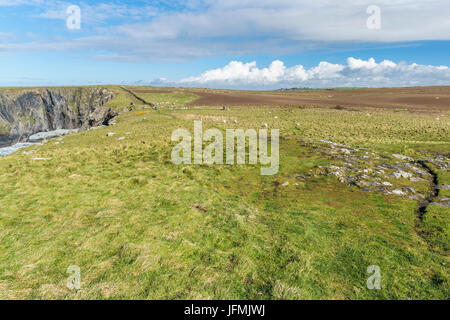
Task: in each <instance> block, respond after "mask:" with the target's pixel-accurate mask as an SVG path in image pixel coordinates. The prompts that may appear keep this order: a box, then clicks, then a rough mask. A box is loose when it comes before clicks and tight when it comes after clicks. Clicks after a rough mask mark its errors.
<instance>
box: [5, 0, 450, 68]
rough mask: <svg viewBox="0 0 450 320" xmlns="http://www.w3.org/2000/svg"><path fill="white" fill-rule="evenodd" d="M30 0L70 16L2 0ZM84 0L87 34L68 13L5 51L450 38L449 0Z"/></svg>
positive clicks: (195, 53) (165, 56)
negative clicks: (130, 0) (52, 28)
mask: <svg viewBox="0 0 450 320" xmlns="http://www.w3.org/2000/svg"><path fill="white" fill-rule="evenodd" d="M148 4H151V6H149V5H148ZM374 4H375V5H377V6H379V8H380V10H381V12H380V18H381V29H379V30H371V29H369V28H368V27H367V20H368V18H369V17H370V14H368V12H367V8H368V7H369V6H371V5H374ZM25 5H29V6H33V8H34V10H35V11H36V13H35V14H34V16H38V17H40V18H42V19H50V20H54V19H64V18H65V17H66V16H67V15H66V12H65V8H66V6H67V5H68V2H65V1H43V0H0V6H25ZM80 6H81V14H82V25H83V28H82V30H81V33H80V34H78V33H73V32H67V34H64V33H63V31H64V21H61V26H62V30H60V31H61V34H58V37H56V36H55V35H51V34H48V35H42V37H41V39H42V40H41V41H39V42H26V41H21V42H20V41H18V42H16V43H7V44H1V45H0V52H18V51H22V52H36V51H48V50H51V51H68V50H71V51H72V50H85V49H86V47H92V48H95V49H96V50H98V51H100V52H101V53H99V52H97V53H93V56H95V57H96V58H98V59H107V60H122V61H123V60H125V61H142V60H189V59H196V58H199V57H211V56H215V55H217V54H221V55H239V56H243V55H246V54H255V53H258V54H262V53H265V54H276V55H282V54H291V53H298V52H301V51H307V50H308V49H311V48H312V49H314V48H317V47H327V46H330V45H337V44H342V45H357V44H358V43H365V44H367V43H372V44H376V43H380V42H383V43H398V42H412V41H423V40H450V23H449V19H448V16H449V15H448V13H449V12H450V1H448V0H420V1H418V0H377V1H373V0H358V1H355V0H339V1H336V0H315V1H311V0H220V1H213V0H186V1H170V2H169V1H165V0H159V1H158V0H155V1H151V2H145V4H144V5H141V6H138V5H136V4H125V2H117V1H110V2H109V3H108V4H105V3H96V4H92V5H88V4H86V3H84V2H82V3H80ZM21 8H22V7H21ZM21 10H22V9H21ZM99 26H104V27H99ZM68 42H70V43H68Z"/></svg>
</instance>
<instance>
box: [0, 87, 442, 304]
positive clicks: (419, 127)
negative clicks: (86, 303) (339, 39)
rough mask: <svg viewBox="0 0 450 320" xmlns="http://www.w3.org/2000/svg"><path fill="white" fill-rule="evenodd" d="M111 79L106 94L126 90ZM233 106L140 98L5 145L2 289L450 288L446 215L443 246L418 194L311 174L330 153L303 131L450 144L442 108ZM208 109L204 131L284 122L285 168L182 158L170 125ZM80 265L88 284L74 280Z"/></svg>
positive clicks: (254, 292)
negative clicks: (98, 120) (147, 106)
mask: <svg viewBox="0 0 450 320" xmlns="http://www.w3.org/2000/svg"><path fill="white" fill-rule="evenodd" d="M117 90H119V91H118V96H117V97H116V99H115V100H114V101H112V102H110V104H111V105H112V106H116V107H118V108H120V107H121V106H122V105H125V106H126V105H128V104H129V101H128V100H129V99H130V96H129V95H128V94H125V93H123V92H120V89H117ZM171 97H172V98H173V96H171ZM164 99H166V98H164ZM177 99H178V97H176V98H174V100H171V101H172V102H173V103H175V100H176V101H180V100H177ZM180 99H181V98H180ZM148 100H149V101H151V102H157V101H154V100H152V99H148ZM167 100H168V101H169V100H170V99H169V98H168V97H167ZM181 100H182V99H181ZM180 103H181V102H180ZM176 104H178V102H176ZM136 105H137V106H138V108H139V107H140V105H139V104H138V102H136ZM228 109H229V110H228V111H225V112H224V111H219V110H213V109H212V108H205V109H191V110H173V111H170V110H160V111H157V112H155V111H153V110H144V109H140V110H138V111H134V112H129V113H126V114H123V115H121V116H120V117H119V118H118V120H117V125H116V126H114V127H108V128H102V129H98V130H91V131H88V132H83V133H78V134H73V135H70V136H67V137H65V138H64V139H63V141H62V142H63V143H59V144H55V142H56V141H54V140H53V141H49V142H47V143H45V144H44V145H42V146H39V145H36V146H32V147H31V148H29V149H28V150H27V151H30V150H33V149H34V150H36V153H34V154H33V155H24V154H22V152H18V153H16V154H14V155H11V156H8V157H5V158H2V159H0V185H1V186H2V188H0V240H1V243H2V246H1V247H0V298H3V299H22V298H23V299H42V298H49V299H122V298H123V299H448V297H449V294H450V292H449V288H450V286H449V284H450V283H449V277H448V263H449V256H448V250H446V249H445V248H447V249H448V241H449V238H448V231H449V225H448V222H449V217H448V214H445V213H446V212H445V211H440V212H437V211H436V212H435V211H430V212H431V214H430V215H427V217H426V218H425V220H424V224H423V226H422V228H424V229H425V230H427V231H428V232H429V234H432V238H430V239H431V240H432V242H433V243H434V244H435V245H436V246H439V247H441V248H443V249H441V250H434V249H432V248H431V247H430V241H429V240H428V241H426V240H425V239H424V238H423V237H421V236H420V235H419V233H418V230H417V223H418V218H417V216H416V215H415V213H414V211H415V210H416V208H417V203H416V202H415V201H411V200H403V199H401V198H398V197H395V196H383V195H381V194H368V193H363V192H361V191H359V190H358V189H356V188H351V187H347V186H345V185H343V184H340V183H338V182H337V181H336V180H335V179H332V178H328V177H316V178H310V179H307V178H303V176H305V175H306V174H308V173H309V172H310V170H311V169H312V168H313V167H315V166H317V165H324V164H326V163H327V161H328V160H326V159H324V158H323V156H322V155H321V154H320V153H319V152H316V151H314V148H313V147H308V146H305V145H303V144H300V143H299V142H298V140H299V139H302V140H311V141H313V140H318V139H326V140H332V141H336V142H342V143H346V144H348V145H352V146H365V147H370V148H371V149H374V150H378V151H381V152H383V151H389V152H396V153H402V152H406V153H407V154H410V155H413V156H415V157H420V156H421V153H420V152H421V151H420V150H421V149H423V148H424V147H427V148H428V149H429V150H435V149H437V150H438V151H439V150H441V151H442V150H444V151H445V150H446V151H447V152H448V151H449V150H450V143H449V140H450V139H449V134H448V130H447V131H445V130H442V129H446V128H447V127H446V126H445V124H446V123H448V114H445V115H443V116H441V120H440V121H437V120H436V119H435V116H433V115H425V114H424V115H418V114H410V113H407V112H400V113H398V112H389V111H382V110H380V111H373V112H371V116H368V115H367V111H364V112H362V111H354V112H351V111H339V110H333V109H326V108H301V109H300V108H275V107H270V108H269V107H246V108H240V107H230V108H228ZM275 116H277V117H278V118H277V119H275ZM200 118H201V119H203V126H204V129H205V130H206V129H208V128H211V127H216V128H219V129H222V130H224V129H226V128H234V127H236V128H262V127H263V125H264V123H267V124H268V125H269V127H271V128H280V129H281V136H282V137H283V139H282V140H281V145H280V172H279V174H278V175H275V176H261V175H260V174H259V167H258V166H238V165H236V166H207V165H201V166H188V165H181V166H176V165H174V164H172V162H171V161H170V154H171V150H172V147H173V146H174V144H175V143H173V142H171V141H170V137H171V134H172V131H173V130H175V129H176V128H179V127H181V128H186V129H188V130H190V131H193V120H194V119H200ZM223 120H227V123H223ZM232 120H237V122H238V123H237V124H235V123H234V122H232ZM296 123H300V126H297V125H296ZM108 132H115V133H116V135H115V136H113V137H107V136H106V134H107V133H108ZM119 137H126V139H125V140H121V141H119V140H118V138H119ZM425 149H426V148H425ZM34 157H42V158H51V160H50V161H34V160H31V158H34ZM442 179H443V180H446V183H449V180H447V179H448V176H445V175H443V177H442ZM285 181H289V182H290V185H289V186H287V187H281V186H280V183H282V182H285ZM444 182H445V181H444ZM444 182H443V183H444ZM295 184H297V185H295ZM444 264H445V265H444ZM71 265H78V266H79V267H80V268H81V273H82V274H81V277H82V288H81V290H79V291H71V290H69V289H67V288H66V279H67V277H68V276H69V275H68V274H66V269H67V267H69V266H71ZM370 265H378V266H380V268H381V272H382V289H381V290H375V291H372V290H368V289H367V288H366V280H367V278H368V277H369V275H368V274H366V270H367V267H368V266H370Z"/></svg>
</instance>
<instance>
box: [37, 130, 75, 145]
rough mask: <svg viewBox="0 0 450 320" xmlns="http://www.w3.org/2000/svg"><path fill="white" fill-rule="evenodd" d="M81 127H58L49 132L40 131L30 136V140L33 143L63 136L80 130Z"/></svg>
mask: <svg viewBox="0 0 450 320" xmlns="http://www.w3.org/2000/svg"><path fill="white" fill-rule="evenodd" d="M79 131H80V130H79V129H58V130H54V131H48V132H38V133H36V134H33V135H31V136H30V137H29V138H28V141H29V142H31V143H34V142H39V141H42V140H49V139H53V138H57V137H62V136H65V135H68V134H71V133H76V132H79Z"/></svg>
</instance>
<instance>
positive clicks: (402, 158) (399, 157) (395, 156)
mask: <svg viewBox="0 0 450 320" xmlns="http://www.w3.org/2000/svg"><path fill="white" fill-rule="evenodd" d="M392 156H393V157H394V158H396V159H400V160H405V161H414V159H413V158H411V157H407V156H402V155H401V154H393V155H392Z"/></svg>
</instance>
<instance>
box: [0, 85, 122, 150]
mask: <svg viewBox="0 0 450 320" xmlns="http://www.w3.org/2000/svg"><path fill="white" fill-rule="evenodd" d="M113 98H114V93H113V92H111V91H109V90H107V89H105V88H50V89H44V88H39V89H23V90H19V89H10V90H7V89H5V90H1V89H0V147H2V146H7V145H10V144H13V143H16V142H22V141H26V140H27V139H28V137H29V136H30V135H32V134H35V133H38V132H43V131H53V130H57V129H78V128H80V129H88V128H90V127H93V126H99V125H107V124H108V122H109V120H111V119H112V118H114V117H115V116H116V115H117V113H116V112H115V111H114V110H113V109H112V108H110V107H107V106H106V104H107V103H108V102H109V101H111V100H112V99H113Z"/></svg>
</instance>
